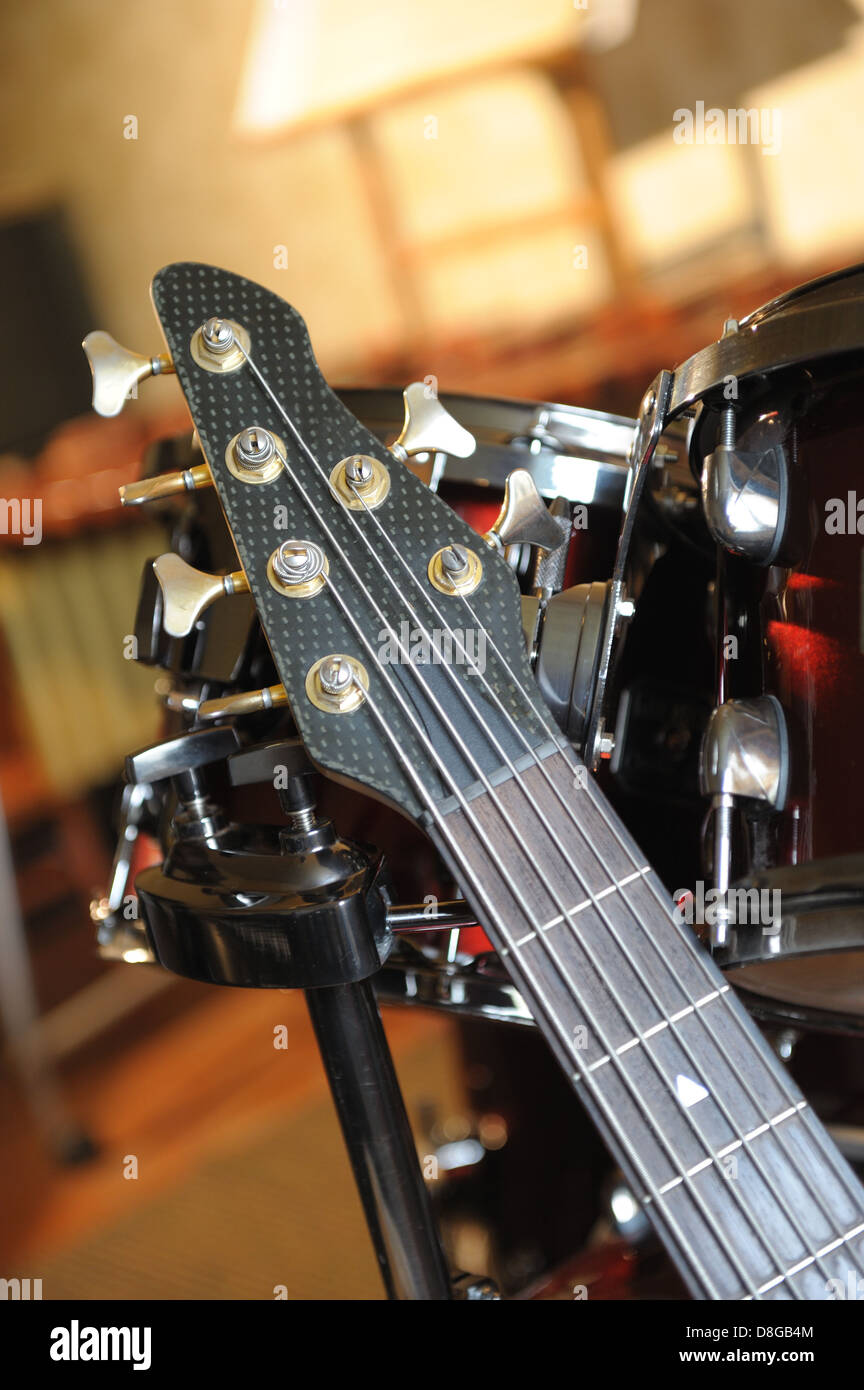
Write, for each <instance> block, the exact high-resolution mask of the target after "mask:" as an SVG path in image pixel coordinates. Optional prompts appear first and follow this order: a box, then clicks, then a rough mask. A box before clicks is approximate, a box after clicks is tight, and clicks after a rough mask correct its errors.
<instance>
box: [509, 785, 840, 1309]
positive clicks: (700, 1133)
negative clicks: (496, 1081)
mask: <svg viewBox="0 0 864 1390" xmlns="http://www.w3.org/2000/svg"><path fill="white" fill-rule="evenodd" d="M520 789H521V790H523V791H526V794H527V790H526V788H525V785H524V784H521V785H520ZM496 808H497V807H496ZM543 823H544V827H546V828H547V835H548V836H549V838H550V840H552V841H553V843H554V844H555V845H556V847H558V848H559V852H560V853H561V857H562V860H563V862H564V866H565V869H566V868H570V867H571V866H570V865H569V864H568V861H567V858H566V855H565V853H564V851H563V848H562V847H560V842H559V841H558V838H557V836H555V835H553V834H552V833H550V831H549V829H548V823H547V822H546V821H545V819H544V821H543ZM582 838H584V839H585V840H586V843H588V841H587V837H585V836H584V834H583V837H582ZM593 852H594V853H595V854H596V850H595V851H593ZM573 872H575V876H576V878H577V879H578V880H579V883H580V885H581V887H582V889H583V891H588V892H590V890H589V889H588V886H587V883H586V882H585V880H584V878H583V876H582V874H581V873H580V871H579V869H578V868H576V869H575V870H573ZM613 887H614V885H613ZM619 891H620V890H619ZM547 893H549V896H550V897H554V896H555V895H554V894H552V893H551V892H550V891H549V889H548V885H547ZM622 896H623V897H624V898H625V900H626V895H624V894H622ZM592 900H593V901H594V905H595V907H597V906H598V904H597V903H596V899H595V898H594V897H593V895H592ZM599 912H600V915H601V916H602V917H603V919H604V921H605V922H606V926H607V928H608V930H609V932H610V933H611V936H612V938H613V939H614V941H615V943H616V946H617V949H618V950H619V951H620V952H621V954H622V957H623V959H624V960H625V961H626V960H627V953H626V950H625V949H624V947H623V943H622V941H621V938H620V935H619V933H618V931H617V929H616V927H615V925H614V923H613V921H612V919H611V918H610V917H609V915H608V913H607V912H606V911H605V909H603V908H599ZM568 924H569V925H570V927H571V930H572V932H573V936H574V939H575V940H576V941H577V942H578V944H579V946H580V947H581V949H582V950H583V952H584V953H585V955H586V957H587V958H588V959H589V960H590V961H591V963H592V966H593V967H594V969H595V970H597V971H598V973H599V975H600V977H601V979H602V978H603V977H604V972H603V971H602V970H601V969H600V968H599V967H598V965H597V961H596V957H595V953H594V951H593V950H592V949H591V948H590V946H589V944H588V942H587V940H586V938H585V936H584V934H583V935H582V936H579V935H578V933H576V932H575V928H574V926H573V923H572V922H569V920H568ZM538 939H540V940H543V941H544V943H545V940H546V939H545V938H543V937H540V938H538ZM658 949H659V948H658ZM661 960H662V953H661ZM662 963H663V965H664V966H666V965H667V963H666V962H665V961H662ZM628 966H629V962H628ZM631 968H632V967H631ZM667 968H668V967H667ZM605 983H606V988H607V989H608V992H609V994H610V995H611V997H612V999H613V1000H614V1002H615V1005H616V1007H617V1008H618V1010H619V1012H620V1013H621V1014H622V1016H623V1017H624V1018H625V1019H629V1014H628V1010H627V1007H626V1005H625V1004H624V1003H623V1000H622V998H621V995H620V993H619V992H618V990H617V988H616V987H615V985H614V982H613V980H612V977H611V975H610V972H608V971H607V972H606V974H605ZM647 992H648V994H649V996H650V998H651V999H652V1001H653V1003H654V1006H655V1007H656V1008H657V1009H658V1010H659V1012H660V1013H661V1014H663V1016H664V1019H665V1022H666V1023H667V1025H669V1026H671V1019H670V1016H669V1012H668V1010H666V1008H665V1007H664V1005H663V1003H662V1001H661V1000H660V999H659V997H658V996H657V994H656V992H655V991H654V990H653V989H648V990H647ZM630 1026H631V1027H632V1028H633V1033H634V1035H635V1036H636V1037H638V1039H639V1041H640V1042H641V1043H642V1044H643V1048H644V1052H645V1056H646V1058H647V1060H648V1062H649V1063H650V1065H651V1066H652V1067H653V1069H654V1070H655V1072H656V1073H657V1075H658V1076H659V1077H660V1079H661V1082H663V1083H664V1084H665V1085H666V1086H667V1087H668V1088H669V1090H670V1092H671V1093H672V1094H673V1096H674V1094H675V1091H674V1087H673V1084H672V1077H671V1076H669V1075H668V1074H667V1072H666V1069H665V1067H664V1065H663V1064H662V1062H661V1061H660V1059H659V1058H658V1057H657V1055H656V1054H655V1052H654V1050H653V1048H650V1047H649V1046H648V1044H647V1041H646V1038H645V1036H644V1033H643V1031H642V1030H640V1029H639V1028H638V1027H637V1026H636V1024H635V1023H631V1025H630ZM672 1031H673V1033H674V1034H675V1037H676V1040H677V1043H678V1045H679V1047H681V1049H682V1051H683V1052H684V1053H685V1055H686V1056H687V1058H688V1060H689V1062H690V1064H691V1065H692V1066H693V1067H694V1068H695V1070H696V1072H697V1074H698V1073H699V1072H700V1070H701V1069H700V1066H699V1063H698V1062H697V1059H696V1057H695V1055H694V1052H693V1049H692V1048H691V1046H690V1045H689V1043H688V1041H687V1039H686V1037H685V1036H684V1034H683V1033H682V1032H681V1031H680V1030H677V1031H676V1030H674V1029H673V1030H672ZM606 1048H607V1057H608V1061H609V1063H611V1064H612V1065H614V1066H616V1067H618V1068H620V1062H619V1058H620V1049H614V1050H613V1049H612V1048H611V1047H610V1046H609V1045H608V1044H606ZM711 1098H712V1100H713V1102H714V1105H715V1106H716V1107H717V1108H718V1110H719V1111H720V1112H721V1114H722V1115H723V1116H724V1118H725V1120H726V1122H727V1124H728V1125H729V1127H730V1129H731V1131H732V1133H733V1134H735V1135H737V1136H738V1137H739V1138H740V1131H739V1128H738V1126H737V1124H736V1123H735V1120H734V1118H733V1116H732V1114H731V1112H730V1110H729V1108H728V1106H727V1105H726V1103H725V1101H724V1100H723V1098H722V1095H721V1094H720V1092H719V1089H718V1087H716V1086H715V1087H714V1088H713V1089H712V1092H711ZM759 1108H761V1106H760V1107H759ZM762 1114H763V1117H765V1112H764V1110H763V1111H762ZM683 1115H684V1119H685V1121H686V1122H687V1123H688V1124H689V1127H690V1129H691V1130H692V1132H693V1133H694V1135H695V1136H696V1138H697V1140H698V1141H699V1143H700V1144H701V1145H702V1146H703V1148H704V1150H705V1151H706V1153H707V1155H708V1158H707V1161H708V1162H709V1163H710V1162H717V1160H716V1158H715V1157H714V1156H713V1148H712V1145H711V1142H710V1140H709V1139H708V1137H707V1135H706V1134H705V1132H704V1129H703V1126H702V1125H700V1124H699V1123H698V1121H697V1118H696V1117H695V1116H694V1115H693V1114H692V1113H691V1111H690V1109H689V1108H688V1107H687V1106H684V1107H683ZM753 1160H754V1165H755V1167H756V1168H757V1171H758V1172H759V1175H760V1177H761V1180H762V1182H763V1183H764V1184H765V1186H766V1189H767V1191H768V1194H769V1197H770V1199H771V1200H772V1201H773V1202H774V1204H775V1205H776V1206H777V1209H778V1211H779V1212H780V1213H781V1215H783V1216H784V1217H785V1219H786V1220H787V1222H788V1223H789V1225H790V1226H791V1227H792V1228H793V1229H794V1230H795V1231H796V1233H797V1235H798V1238H799V1239H800V1240H801V1242H802V1245H803V1247H804V1249H805V1251H807V1252H808V1253H810V1252H812V1245H811V1242H810V1239H809V1237H808V1236H807V1234H806V1231H805V1230H804V1229H803V1228H802V1226H801V1224H800V1222H799V1221H798V1218H797V1216H796V1215H795V1214H794V1211H786V1212H784V1210H783V1208H782V1206H781V1204H780V1202H779V1200H778V1199H777V1197H776V1196H775V1194H774V1192H773V1190H772V1186H771V1182H770V1179H769V1177H768V1175H767V1173H766V1172H765V1169H764V1165H763V1164H762V1161H761V1157H760V1156H759V1155H756V1154H755V1153H754V1155H753ZM679 1166H680V1165H679ZM685 1180H687V1179H686V1170H685ZM730 1190H731V1194H732V1197H733V1200H734V1201H735V1203H736V1205H737V1206H738V1208H739V1210H740V1211H741V1212H742V1214H743V1215H744V1216H745V1218H746V1219H747V1220H748V1221H749V1223H750V1225H751V1226H752V1228H753V1230H754V1232H755V1233H756V1235H757V1239H758V1240H759V1242H760V1244H761V1245H762V1246H763V1248H764V1250H765V1251H766V1253H767V1254H768V1256H769V1258H770V1259H771V1260H772V1261H773V1262H774V1264H775V1265H776V1266H777V1268H779V1269H782V1267H783V1262H782V1261H781V1260H780V1258H779V1256H778V1254H777V1252H776V1251H775V1250H774V1249H773V1248H772V1245H771V1243H770V1241H769V1240H768V1239H767V1238H766V1236H765V1235H764V1233H763V1230H762V1227H761V1226H760V1224H759V1221H758V1218H757V1217H756V1214H755V1211H753V1210H751V1208H750V1204H749V1203H748V1201H747V1200H746V1198H745V1197H744V1196H743V1195H742V1194H741V1193H740V1192H739V1190H738V1188H737V1187H733V1188H731V1189H730ZM832 1226H833V1219H832ZM795 1292H796V1296H797V1291H795Z"/></svg>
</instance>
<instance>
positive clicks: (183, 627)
mask: <svg viewBox="0 0 864 1390" xmlns="http://www.w3.org/2000/svg"><path fill="white" fill-rule="evenodd" d="M153 573H154V574H155V575H156V578H157V579H158V581H159V587H160V589H161V590H162V626H163V627H164V629H165V631H166V632H167V633H168V635H169V637H188V636H189V633H190V632H191V631H192V629H193V627H194V626H195V624H196V622H197V621H198V619H199V618H200V616H201V614H202V613H203V612H204V609H205V608H208V607H209V606H210V604H211V603H213V602H214V600H215V599H217V598H221V597H222V595H223V594H246V593H248V592H249V581H248V580H247V578H246V575H245V574H244V573H243V571H242V570H237V571H236V572H235V573H234V574H207V573H206V572H205V571H204V570H196V569H194V568H193V566H192V565H187V563H186V561H185V560H182V559H181V558H180V556H179V555H175V554H174V552H173V551H169V552H168V554H167V555H160V556H159V558H158V559H156V560H154V561H153Z"/></svg>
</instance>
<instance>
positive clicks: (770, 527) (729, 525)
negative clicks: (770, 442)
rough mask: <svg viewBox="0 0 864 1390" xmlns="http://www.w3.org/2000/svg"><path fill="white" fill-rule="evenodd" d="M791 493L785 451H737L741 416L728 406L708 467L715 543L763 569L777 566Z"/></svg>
mask: <svg viewBox="0 0 864 1390" xmlns="http://www.w3.org/2000/svg"><path fill="white" fill-rule="evenodd" d="M788 493H789V467H788V461H787V458H786V452H785V450H784V449H783V447H782V446H781V445H779V444H777V445H774V446H773V447H772V448H768V449H761V450H758V451H756V452H747V451H745V450H742V449H736V447H735V412H734V409H733V407H732V406H728V407H727V408H726V409H725V410H724V411H723V414H722V418H721V434H720V441H719V443H718V444H717V447H716V448H715V449H714V452H713V453H711V454H708V455H707V457H706V458H705V461H704V463H703V465H702V503H703V506H704V508H705V519H706V522H707V524H708V529H709V531H710V532H711V534H712V536H713V537H714V539H715V540H716V541H717V542H718V544H720V545H722V546H725V548H726V549H727V550H731V551H732V552H733V553H734V554H735V555H743V556H745V557H746V558H747V559H748V560H752V561H753V562H754V563H755V564H757V565H770V564H772V563H773V562H774V560H775V559H776V557H777V553H778V551H779V549H780V545H781V542H782V540H783V534H784V531H785V529H786V516H787V509H788Z"/></svg>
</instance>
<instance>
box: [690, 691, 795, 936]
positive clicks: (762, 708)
mask: <svg viewBox="0 0 864 1390" xmlns="http://www.w3.org/2000/svg"><path fill="white" fill-rule="evenodd" d="M699 783H700V790H701V791H702V794H703V795H704V796H710V797H711V809H712V811H713V813H714V815H713V828H712V838H713V863H714V886H715V888H716V889H717V891H718V892H719V893H720V894H722V895H723V901H725V895H726V894H727V893H728V891H729V888H730V885H731V883H732V879H733V869H732V838H733V837H732V819H733V813H734V810H735V806H736V802H737V800H738V799H739V798H744V799H745V800H750V801H761V802H764V803H765V804H766V805H768V806H769V807H771V808H772V809H773V810H777V811H779V810H782V808H783V805H784V803H785V800H786V791H787V787H788V783H789V739H788V734H787V730H786V719H785V715H784V713H783V709H782V706H781V705H780V703H779V701H778V700H776V699H775V697H774V696H773V695H761V696H759V697H757V698H756V699H751V700H727V701H726V703H725V704H723V705H720V706H719V708H718V709H716V710H715V711H714V713H713V714H712V716H711V719H710V720H709V723H708V728H707V729H706V730H705V734H704V737H703V740H702V750H701V757H700V765H699ZM728 944H729V919H728V914H727V913H726V912H725V910H724V909H723V908H719V909H718V910H717V912H716V916H715V919H714V921H713V922H712V923H711V945H712V947H714V948H718V947H724V946H727V945H728Z"/></svg>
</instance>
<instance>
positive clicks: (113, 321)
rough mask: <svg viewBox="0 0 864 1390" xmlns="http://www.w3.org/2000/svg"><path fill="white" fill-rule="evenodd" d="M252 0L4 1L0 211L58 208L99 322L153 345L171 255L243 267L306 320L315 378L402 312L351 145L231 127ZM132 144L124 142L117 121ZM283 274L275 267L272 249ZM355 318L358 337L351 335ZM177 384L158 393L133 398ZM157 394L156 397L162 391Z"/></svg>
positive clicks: (394, 329)
mask: <svg viewBox="0 0 864 1390" xmlns="http://www.w3.org/2000/svg"><path fill="white" fill-rule="evenodd" d="M252 8H253V7H252V4H251V3H250V0H231V2H230V3H226V2H225V0H218V3H214V0H179V2H178V0H173V2H172V0H148V3H147V4H145V5H134V4H129V3H125V0H124V3H118V2H117V0H56V2H55V3H34V4H27V5H19V6H17V7H14V8H13V9H7V11H6V14H5V17H4V21H3V27H4V30H5V35H4V40H5V41H4V43H3V49H4V53H5V57H4V60H3V61H4V72H3V75H2V81H0V127H2V138H3V146H4V156H3V161H2V186H0V215H2V214H8V213H10V212H12V211H14V210H15V209H16V208H17V207H22V208H26V207H28V206H31V205H33V204H34V203H37V204H38V202H39V201H40V200H50V199H57V200H59V201H60V202H62V203H63V204H64V205H65V206H66V207H67V209H68V211H69V215H70V218H71V223H72V227H73V229H74V231H75V233H76V235H77V239H78V243H79V247H80V251H81V255H82V258H83V262H84V266H85V269H86V272H87V274H88V276H89V279H90V283H91V286H92V290H93V294H94V300H95V302H96V304H97V307H98V310H99V313H100V316H101V320H102V326H104V327H107V328H109V329H110V331H111V332H113V333H114V334H115V336H116V337H118V338H119V339H120V340H121V341H124V342H126V343H127V344H128V345H129V346H130V347H136V348H137V349H138V350H142V351H149V350H151V349H152V348H155V347H156V346H157V345H158V336H157V330H156V326H155V321H154V319H153V315H152V310H151V308H150V303H149V297H148V286H149V281H150V277H151V276H152V275H153V273H154V271H156V270H157V269H158V268H159V267H160V266H162V265H164V264H166V263H167V262H169V261H173V260H203V261H210V262H213V263H216V264H222V265H225V266H226V267H228V268H230V269H234V270H238V271H242V272H243V273H245V274H247V275H249V276H250V277H251V278H253V279H256V280H260V281H262V282H264V283H265V284H267V285H269V286H271V287H273V288H274V289H275V290H277V291H278V292H279V293H281V294H282V295H284V296H285V297H286V298H288V299H290V300H291V301H292V302H293V303H295V304H296V305H297V307H298V308H299V309H300V310H301V312H302V313H303V314H304V315H305V316H306V318H307V320H308V322H309V325H310V329H311V331H312V333H313V337H314V341H315V343H316V345H317V350H318V353H319V356H320V357H321V359H322V361H323V363H324V365H325V368H326V369H327V370H329V371H331V372H335V373H336V374H337V375H342V376H348V375H350V374H351V370H352V367H353V366H354V365H355V364H357V363H359V362H360V361H361V360H362V359H363V358H364V357H365V354H366V352H367V351H369V350H370V349H372V350H376V349H377V348H387V347H390V346H392V343H393V340H394V338H395V336H396V335H397V333H398V323H399V321H398V315H397V309H396V306H395V304H394V302H393V300H392V296H391V292H390V289H389V282H388V279H387V276H386V274H385V268H384V267H383V265H382V262H381V258H380V253H379V252H378V250H377V248H376V243H375V240H374V238H373V234H372V230H371V227H370V225H369V221H368V217H367V214H366V211H365V203H364V199H363V197H362V196H361V193H360V191H359V189H358V187H357V172H356V167H355V163H354V161H353V159H352V156H351V152H350V149H349V147H348V144H347V140H346V137H345V136H344V135H343V134H341V133H339V132H335V133H333V132H330V133H327V132H324V133H314V134H307V135H303V136H299V137H296V138H293V139H291V140H289V141H284V142H280V143H278V144H274V145H271V146H269V147H262V146H260V145H259V146H255V145H250V144H249V143H247V142H244V141H243V140H241V139H240V138H239V136H237V135H236V134H233V133H232V129H231V124H232V119H233V115H234V109H235V104H236V97H237V89H238V83H239V78H240V71H241V63H242V55H243V49H244V45H245V43H246V39H247V34H248V30H249V25H250V21H251V16H252ZM130 115H134V116H136V117H137V119H138V139H137V140H128V139H125V138H124V118H125V117H127V116H130ZM279 245H282V246H285V247H287V263H288V268H287V269H284V270H277V269H275V268H274V247H275V246H279ZM358 324H360V325H362V330H361V331H359V332H358ZM175 389H176V387H175V386H174V384H173V383H170V382H158V383H152V384H151V385H150V386H148V388H147V391H146V392H142V397H143V398H144V399H145V400H149V402H150V403H151V404H152V403H153V402H154V400H155V399H156V398H157V393H159V392H162V393H164V392H170V391H173V390H175ZM159 399H161V400H165V399H166V397H165V396H164V395H162V396H161V397H159Z"/></svg>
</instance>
